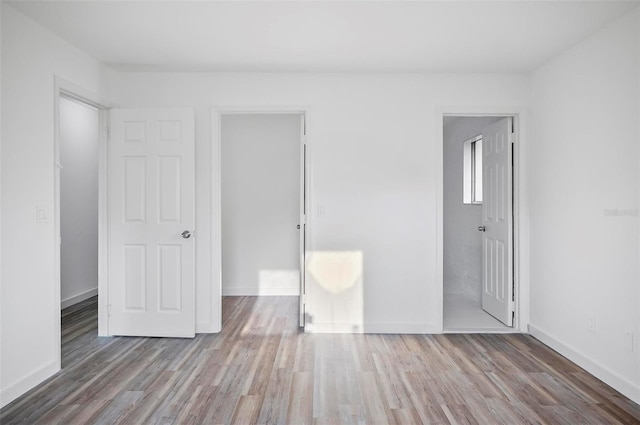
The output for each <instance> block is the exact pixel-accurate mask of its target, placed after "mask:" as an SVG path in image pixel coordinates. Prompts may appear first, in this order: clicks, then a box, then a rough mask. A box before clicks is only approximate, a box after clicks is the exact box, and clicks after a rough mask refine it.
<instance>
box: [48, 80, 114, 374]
mask: <svg viewBox="0 0 640 425" xmlns="http://www.w3.org/2000/svg"><path fill="white" fill-rule="evenodd" d="M62 97H66V98H70V99H73V100H76V101H78V102H80V103H84V104H85V105H89V106H92V107H94V108H96V109H98V127H99V136H100V137H99V140H98V144H99V146H98V335H99V336H106V335H108V316H107V303H108V301H107V300H108V296H107V295H108V279H107V270H108V268H107V266H108V264H107V261H108V258H107V243H108V240H107V224H108V215H107V141H108V127H109V108H110V105H109V102H107V101H106V100H105V99H104V98H102V97H101V96H99V95H98V94H96V93H93V92H91V91H89V90H86V89H85V88H83V87H81V86H79V85H76V84H74V83H72V82H70V81H67V80H65V79H63V78H60V77H58V76H54V96H53V100H54V105H53V113H54V137H53V179H52V181H53V202H54V206H53V222H54V239H53V240H54V243H53V251H54V297H53V298H54V303H55V310H54V311H55V312H56V315H55V319H56V320H54V326H55V333H54V335H55V338H56V341H57V353H56V364H57V368H58V370H59V369H61V366H62V335H61V325H62V323H61V317H62V316H61V308H60V307H61V294H60V285H61V276H60V273H61V264H60V253H61V249H60V237H61V234H60V169H61V164H60V98H62Z"/></svg>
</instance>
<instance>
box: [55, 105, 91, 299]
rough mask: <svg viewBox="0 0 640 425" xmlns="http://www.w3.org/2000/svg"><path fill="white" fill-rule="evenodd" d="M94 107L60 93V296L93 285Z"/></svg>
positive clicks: (82, 295)
mask: <svg viewBox="0 0 640 425" xmlns="http://www.w3.org/2000/svg"><path fill="white" fill-rule="evenodd" d="M98 141H99V133H98V110H96V109H94V108H91V107H89V106H86V105H83V104H80V103H77V102H74V101H71V100H68V99H64V98H62V99H60V163H61V164H62V167H63V168H62V169H61V170H60V236H61V239H62V244H61V246H60V248H61V249H60V274H61V283H60V299H61V301H62V306H63V307H66V306H68V305H71V304H74V303H75V302H79V301H82V300H83V299H86V298H88V297H90V296H93V295H95V294H96V290H97V288H98Z"/></svg>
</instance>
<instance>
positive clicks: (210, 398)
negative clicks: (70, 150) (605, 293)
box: [0, 297, 640, 425]
mask: <svg viewBox="0 0 640 425" xmlns="http://www.w3.org/2000/svg"><path fill="white" fill-rule="evenodd" d="M297 303H298V299H297V297H225V298H224V301H223V312H224V314H223V330H222V332H221V333H220V334H217V335H214V334H202V335H197V336H196V338H194V339H173V338H133V337H113V338H99V337H97V332H96V323H97V307H96V300H95V299H92V300H89V301H87V302H84V303H81V304H78V305H76V306H73V307H70V308H68V309H66V310H64V311H63V317H62V328H63V331H62V338H63V343H62V358H63V365H62V366H63V368H62V370H61V371H60V372H59V373H58V374H56V375H55V376H53V377H52V378H50V379H48V380H47V381H46V382H44V383H43V384H41V385H39V386H37V387H36V388H34V389H33V390H31V391H29V392H28V393H27V394H25V395H24V396H22V397H20V398H18V399H17V400H15V401H14V402H12V403H10V404H9V405H7V406H5V408H4V409H2V411H0V423H2V424H3V425H9V424H65V425H67V424H294V425H298V424H299V425H302V424H402V425H404V424H407V425H408V424H509V425H515V424H539V423H544V424H571V425H575V424H598V425H600V424H640V407H639V406H638V405H637V404H635V403H633V402H632V401H630V400H629V399H627V398H625V397H624V396H622V395H621V394H619V393H618V392H616V391H615V390H613V389H612V388H611V387H609V386H607V385H605V384H604V383H602V382H601V381H599V380H598V379H596V378H594V377H593V376H592V375H590V374H589V373H587V372H585V371H584V370H583V369H581V368H579V367H577V366H576V365H574V364H573V363H571V362H570V361H568V360H566V359H565V358H563V357H562V356H560V355H558V354H557V353H555V352H554V351H553V350H551V349H549V348H547V347H546V346H544V345H543V344H541V343H540V342H538V341H536V340H535V339H534V338H532V337H530V336H527V335H518V334H511V335H509V334H487V335H482V334H447V335H346V334H304V333H301V332H300V330H299V328H298V326H297V318H298V315H297V314H298V313H297V309H298V306H297V305H298V304H297ZM25 355H27V353H25Z"/></svg>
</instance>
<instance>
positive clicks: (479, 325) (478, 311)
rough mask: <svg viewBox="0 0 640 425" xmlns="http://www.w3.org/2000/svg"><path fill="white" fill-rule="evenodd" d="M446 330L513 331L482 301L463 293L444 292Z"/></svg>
mask: <svg viewBox="0 0 640 425" xmlns="http://www.w3.org/2000/svg"><path fill="white" fill-rule="evenodd" d="M444 330H445V332H513V331H514V329H513V328H510V327H507V326H505V325H504V324H502V322H500V321H498V320H497V319H495V318H494V317H493V316H491V315H490V314H489V313H487V312H485V311H484V310H482V307H481V305H480V303H479V302H478V301H476V300H474V299H472V298H471V297H468V296H466V295H461V294H447V293H445V294H444Z"/></svg>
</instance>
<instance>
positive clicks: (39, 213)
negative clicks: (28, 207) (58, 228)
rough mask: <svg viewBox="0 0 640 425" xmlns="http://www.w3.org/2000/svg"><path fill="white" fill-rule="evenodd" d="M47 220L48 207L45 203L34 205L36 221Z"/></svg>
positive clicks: (43, 221) (44, 221)
mask: <svg viewBox="0 0 640 425" xmlns="http://www.w3.org/2000/svg"><path fill="white" fill-rule="evenodd" d="M48 221H49V207H47V206H46V205H37V206H36V223H47V222H48Z"/></svg>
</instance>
